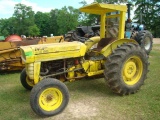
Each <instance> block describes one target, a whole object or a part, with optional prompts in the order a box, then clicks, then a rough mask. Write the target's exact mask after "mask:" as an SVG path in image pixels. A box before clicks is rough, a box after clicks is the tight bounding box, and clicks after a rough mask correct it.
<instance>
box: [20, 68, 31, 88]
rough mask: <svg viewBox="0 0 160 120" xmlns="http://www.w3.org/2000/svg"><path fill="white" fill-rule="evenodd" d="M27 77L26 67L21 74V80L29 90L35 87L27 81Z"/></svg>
mask: <svg viewBox="0 0 160 120" xmlns="http://www.w3.org/2000/svg"><path fill="white" fill-rule="evenodd" d="M26 78H27V74H26V69H25V68H24V69H23V70H22V72H21V74H20V81H21V84H22V86H23V87H24V88H25V89H27V90H31V89H32V88H33V86H30V85H29V84H28V83H27V81H26Z"/></svg>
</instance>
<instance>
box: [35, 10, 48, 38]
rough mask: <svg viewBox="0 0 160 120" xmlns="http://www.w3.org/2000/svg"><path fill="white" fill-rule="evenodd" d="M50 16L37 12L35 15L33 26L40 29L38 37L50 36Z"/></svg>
mask: <svg viewBox="0 0 160 120" xmlns="http://www.w3.org/2000/svg"><path fill="white" fill-rule="evenodd" d="M49 21H50V14H49V13H42V12H39V11H38V12H37V13H36V14H35V24H36V25H37V27H38V28H39V29H40V35H41V36H44V35H45V36H46V35H49V34H50V29H49V26H50V23H49Z"/></svg>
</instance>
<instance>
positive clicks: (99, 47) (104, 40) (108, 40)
mask: <svg viewBox="0 0 160 120" xmlns="http://www.w3.org/2000/svg"><path fill="white" fill-rule="evenodd" d="M115 40H116V38H114V37H110V38H102V39H101V40H100V41H99V42H98V45H97V48H94V49H93V51H95V52H96V51H97V52H100V51H101V50H102V49H103V48H104V47H105V46H107V45H108V44H110V43H112V42H113V41H115Z"/></svg>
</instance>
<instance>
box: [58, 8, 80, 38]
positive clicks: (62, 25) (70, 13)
mask: <svg viewBox="0 0 160 120" xmlns="http://www.w3.org/2000/svg"><path fill="white" fill-rule="evenodd" d="M78 17H79V10H78V9H75V8H73V7H71V6H69V7H66V6H65V7H63V8H62V9H60V10H59V11H58V14H57V20H56V23H57V25H58V34H59V35H63V34H65V33H67V32H68V31H70V30H73V29H75V27H76V26H78Z"/></svg>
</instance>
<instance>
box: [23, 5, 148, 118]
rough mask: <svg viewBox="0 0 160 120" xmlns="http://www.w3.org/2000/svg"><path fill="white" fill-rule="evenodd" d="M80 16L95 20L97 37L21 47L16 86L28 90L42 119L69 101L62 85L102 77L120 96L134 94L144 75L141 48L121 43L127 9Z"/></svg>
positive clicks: (90, 8)
mask: <svg viewBox="0 0 160 120" xmlns="http://www.w3.org/2000/svg"><path fill="white" fill-rule="evenodd" d="M80 11H82V12H86V13H90V14H98V15H100V17H101V21H100V25H101V26H100V36H97V37H92V38H89V39H88V40H87V41H86V42H85V43H81V42H78V41H74V42H63V43H51V44H41V45H30V46H22V47H20V50H21V55H22V56H21V58H22V60H23V62H24V63H25V69H24V70H23V71H22V72H21V75H20V80H21V83H22V85H23V87H24V88H26V89H28V90H31V95H30V105H31V108H32V109H33V111H34V112H35V113H36V114H38V115H40V116H53V115H56V114H59V113H60V112H62V111H63V110H64V109H65V107H66V106H67V104H68V101H69V91H68V89H67V87H66V85H65V84H64V82H65V81H74V80H76V79H80V78H84V77H86V76H87V77H90V76H95V75H103V74H104V78H105V81H106V83H107V86H108V87H109V88H110V89H111V90H112V91H113V92H115V93H117V94H119V95H129V94H133V93H135V92H137V91H138V90H139V89H140V87H141V86H142V85H143V83H144V80H145V79H146V75H147V72H148V56H147V54H146V53H145V51H144V49H142V48H141V47H140V46H139V44H138V43H137V42H136V41H135V40H132V39H125V38H124V31H125V30H124V28H125V15H126V11H127V7H126V6H125V5H114V4H102V3H100V4H99V3H93V4H90V5H87V6H84V7H82V8H80Z"/></svg>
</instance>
